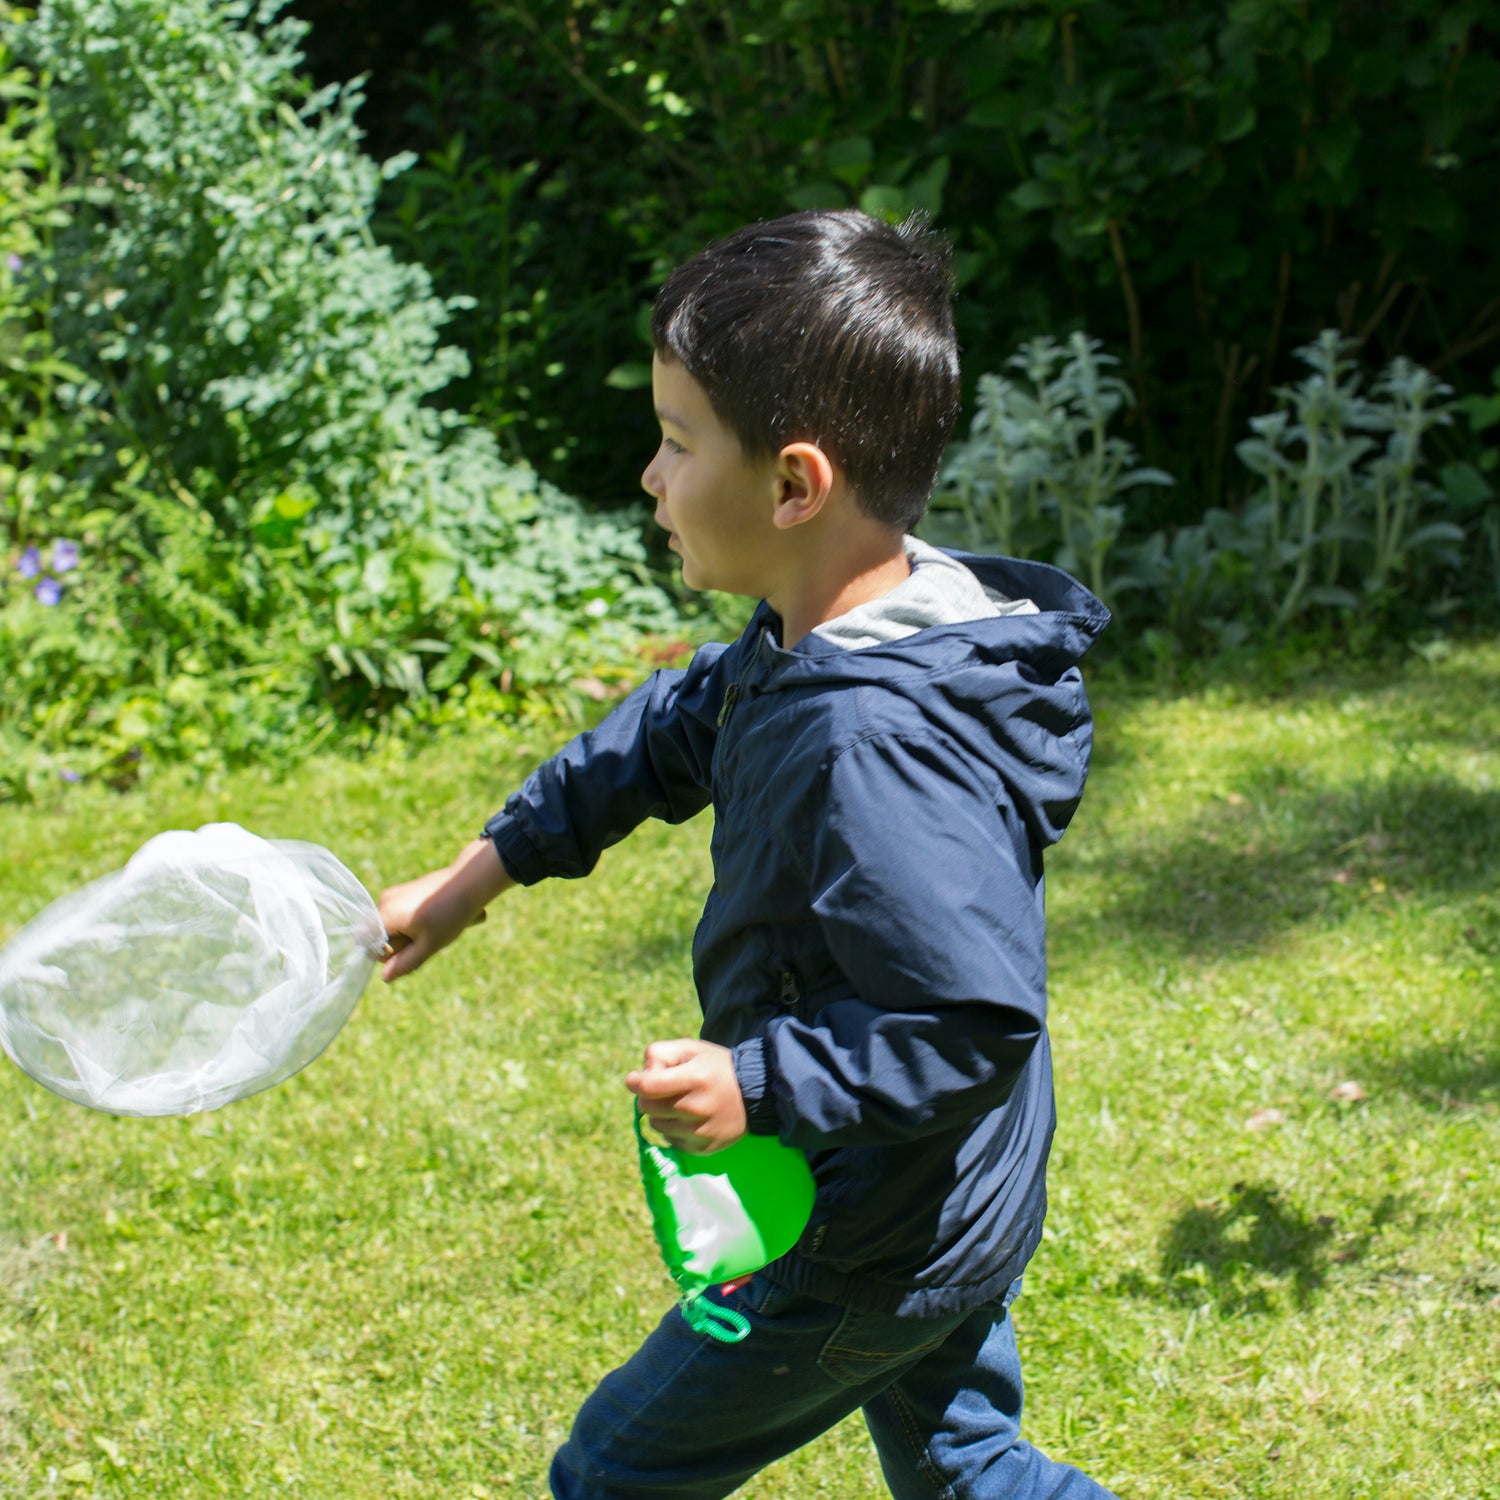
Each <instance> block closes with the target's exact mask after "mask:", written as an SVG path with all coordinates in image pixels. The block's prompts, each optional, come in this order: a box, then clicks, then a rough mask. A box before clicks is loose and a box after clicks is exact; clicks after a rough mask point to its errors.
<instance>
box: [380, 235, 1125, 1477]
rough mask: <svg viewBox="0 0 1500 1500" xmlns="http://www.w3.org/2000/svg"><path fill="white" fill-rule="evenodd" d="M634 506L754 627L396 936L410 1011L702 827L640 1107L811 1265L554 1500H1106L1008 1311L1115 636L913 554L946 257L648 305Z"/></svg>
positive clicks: (663, 1392)
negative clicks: (1103, 664)
mask: <svg viewBox="0 0 1500 1500" xmlns="http://www.w3.org/2000/svg"><path fill="white" fill-rule="evenodd" d="M652 338H653V343H654V346H655V358H654V361H653V377H652V390H653V395H654V397H655V403H656V412H657V418H658V420H659V422H660V424H661V432H662V440H661V446H660V448H659V449H658V451H657V453H656V456H655V457H654V458H653V459H652V460H651V462H650V464H649V465H648V466H647V468H646V471H645V473H644V475H643V476H642V483H643V485H644V486H645V489H646V491H647V493H649V494H650V495H651V496H652V497H653V498H654V499H655V501H656V521H657V524H658V525H660V526H662V527H663V528H664V529H665V530H666V531H667V532H668V533H669V541H668V545H669V547H670V548H671V549H672V550H673V551H674V552H676V553H677V554H678V555H679V557H680V558H681V560H682V575H683V578H684V580H685V581H686V582H687V583H688V585H689V586H691V587H693V588H699V589H721V590H728V591H731V592H736V593H744V594H749V595H752V596H755V597H758V598H760V599H761V601H762V602H761V603H760V605H759V606H758V608H757V610H756V612H755V615H754V616H753V618H752V619H751V621H750V623H749V625H748V626H747V627H746V629H745V631H744V633H743V634H742V635H741V636H740V638H739V639H738V640H737V641H735V642H734V643H733V644H732V645H729V646H727V647H726V646H709V647H705V648H704V649H702V650H700V651H699V652H698V653H697V654H696V655H695V656H694V658H693V660H692V662H691V663H690V664H689V665H688V666H687V668H686V669H684V670H681V671H672V672H660V673H657V674H656V675H655V676H653V677H652V678H651V679H649V680H648V681H647V682H646V683H645V684H644V685H643V686H642V687H640V688H639V689H637V690H636V692H635V693H634V694H632V696H631V697H630V698H629V699H627V700H626V701H625V702H624V703H622V704H621V705H620V706H619V707H618V708H616V709H615V711H614V712H613V713H612V714H610V716H609V717H608V718H607V719H606V720H605V721H604V723H603V724H602V725H600V727H599V728H598V729H596V730H594V731H592V732H591V733H588V734H584V735H581V736H579V737H578V738H577V739H575V740H574V741H573V742H572V743H571V744H570V745H568V746H567V747H565V748H564V749H563V750H562V751H560V752H559V753H558V754H557V755H556V756H554V757H553V758H552V759H551V760H550V761H548V762H547V763H546V764H544V765H543V766H542V767H541V768H540V769H539V770H537V771H536V772H535V773H533V775H532V776H531V777H530V778H529V779H528V780H527V782H526V784H525V786H524V787H523V788H522V790H521V791H520V792H518V793H517V794H515V795H514V796H512V797H511V798H510V800H509V801H508V802H507V803H506V805H505V807H504V809H503V810H502V811H501V812H499V813H497V814H496V815H495V816H494V817H493V818H491V819H490V821H489V822H488V823H487V824H486V825H485V828H484V833H483V836H482V837H481V838H480V839H479V840H478V841H477V842H475V843H474V844H471V845H470V846H469V847H468V848H467V849H466V850H465V851H464V852H463V854H461V855H460V857H459V858H458V860H456V861H455V863H454V864H453V865H452V866H450V867H449V868H447V869H444V870H438V871H433V872H432V873H431V874H429V875H426V876H423V877H421V878H420V879H418V880H415V881H412V882H410V883H409V884H406V885H401V886H397V887H394V888H393V889H391V890H389V891H387V892H386V893H385V894H384V895H383V896H382V898H381V912H382V915H383V917H384V919H385V923H386V927H387V929H388V930H389V931H390V933H391V934H392V946H393V948H394V949H395V950H396V951H395V952H394V956H392V957H391V958H390V959H389V960H388V962H387V964H386V968H385V977H386V978H387V980H393V979H396V978H398V977H399V976H401V975H402V974H405V973H408V972H410V971H411V970H412V969H414V968H416V967H417V966H418V965H419V964H420V963H422V962H424V961H425V960H426V959H427V958H428V957H430V956H431V955H432V954H433V953H434V952H436V951H437V950H438V949H439V948H441V947H442V946H444V944H446V943H448V942H450V941H452V939H453V938H454V937H456V936H457V935H458V934H459V933H460V932H462V931H463V929H464V928H465V927H466V926H468V925H470V924H471V923H472V922H474V921H477V920H479V918H480V916H481V915H482V913H483V910H484V907H485V904H486V903H487V902H488V901H490V900H491V899H493V898H494V897H495V896H497V895H498V894H499V893H500V892H501V891H502V890H504V889H505V888H507V887H508V886H509V885H511V884H513V883H516V882H519V883H521V884H525V885H530V884H532V883H533V882H535V881H537V880H540V879H541V878H542V877H543V876H546V875H559V876H579V875H584V874H587V873H588V872H589V870H590V869H592V868H593V865H594V862H595V860H596V859H597V857H598V855H599V853H600V851H601V850H602V849H603V848H604V847H606V846H607V845H609V844H611V843H613V842H615V841H616V840H618V839H620V838H622V837H623V836H624V835H625V834H626V833H628V832H629V831H630V830H631V829H632V828H633V827H635V826H636V825H637V824H638V823H640V822H641V821H642V820H643V819H644V818H647V817H659V818H665V819H667V820H669V821H672V822H677V821H680V820H682V819H684V818H688V817H691V816H692V815H693V814H694V813H697V812H699V811H701V810H702V809H703V808H704V807H705V806H707V805H708V803H709V802H710V800H711V801H712V802H713V805H714V810H715V827H714V832H713V842H712V851H713V862H714V886H713V889H712V890H711V891H710V893H709V896H708V902H707V905H706V906H705V908H704V912H703V917H702V920H701V922H700V924H699V927H698V931H697V934H696V936H695V939H694V945H693V967H694V979H695V983H696V987H697V991H698V996H699V1000H700V1002H701V1004H702V1006H703V1013H704V1020H703V1028H702V1033H701V1035H700V1036H699V1037H694V1038H678V1039H674V1040H665V1041H660V1042H655V1043H653V1044H652V1045H651V1046H649V1047H647V1049H646V1052H645V1057H644V1059H643V1062H642V1066H641V1067H640V1068H638V1069H636V1070H635V1071H633V1072H631V1073H630V1074H629V1076H628V1077H627V1078H626V1080H625V1082H626V1086H627V1087H628V1088H629V1089H630V1090H631V1091H632V1092H634V1093H635V1095H636V1096H637V1098H638V1099H639V1101H640V1104H641V1107H642V1109H643V1111H644V1112H645V1113H646V1114H647V1116H648V1117H649V1119H650V1121H651V1124H652V1125H653V1126H654V1127H655V1128H656V1129H657V1130H658V1131H659V1132H660V1133H661V1134H662V1135H663V1136H665V1137H666V1138H667V1139H668V1140H669V1141H671V1142H672V1144H674V1145H675V1146H677V1147H679V1148H680V1149H683V1150H688V1151H715V1150H719V1149H721V1148H723V1147H725V1146H728V1145H730V1144H732V1143H733V1142H734V1141H736V1140H738V1139H739V1138H740V1137H741V1136H743V1135H744V1134H745V1133H746V1132H747V1131H749V1132H753V1133H757V1134H774V1135H777V1136H779V1137H780V1138H781V1139H782V1140H783V1141H784V1142H786V1143H787V1144H788V1145H793V1146H798V1147H800V1148H802V1149H803V1150H804V1151H805V1152H806V1153H807V1155H808V1159H809V1162H810V1164H811V1166H812V1169H813V1173H814V1176H815V1178H816V1180H817V1201H816V1205H815V1207H814V1210H813V1215H812V1219H811V1221H810V1223H809V1224H808V1227H807V1230H806V1232H805V1233H804V1235H803V1236H802V1239H801V1240H800V1241H799V1243H798V1244H797V1245H796V1246H795V1247H794V1248H793V1250H792V1251H791V1252H789V1253H788V1254H787V1255H785V1256H783V1257H782V1258H781V1259H780V1260H778V1261H776V1262H774V1263H773V1264H772V1265H770V1266H768V1267H766V1268H765V1269H764V1270H763V1271H760V1272H757V1273H756V1275H755V1276H754V1277H753V1278H751V1279H750V1280H749V1282H748V1283H747V1284H744V1285H742V1286H738V1287H736V1288H726V1289H723V1290H722V1291H720V1292H718V1293H717V1294H715V1293H710V1294H709V1295H717V1296H718V1297H719V1298H720V1299H721V1300H723V1301H725V1302H727V1303H728V1304H730V1305H733V1306H736V1307H738V1308H739V1310H740V1311H741V1312H742V1313H743V1314H744V1315H745V1316H746V1317H748V1318H749V1320H750V1322H751V1325H752V1331H751V1335H750V1337H749V1338H747V1339H746V1340H745V1341H744V1343H742V1344H737V1345H733V1346H728V1347H726V1346H725V1345H722V1344H718V1343H715V1342H714V1341H712V1340H710V1339H707V1338H704V1337H702V1336H700V1335H698V1334H695V1333H694V1332H692V1331H691V1330H690V1329H689V1328H688V1326H687V1324H686V1323H685V1322H684V1321H683V1319H682V1318H681V1317H680V1316H679V1315H678V1314H677V1313H676V1312H675V1311H674V1312H672V1313H671V1314H669V1315H668V1316H667V1317H666V1318H665V1319H664V1320H663V1322H662V1323H661V1325H660V1326H659V1327H658V1328H657V1329H656V1330H655V1331H654V1332H653V1333H652V1334H651V1335H650V1336H649V1337H648V1338H647V1339H646V1341H645V1343H644V1344H643V1346H642V1347H641V1349H640V1351H639V1352H638V1353H637V1354H636V1356H635V1357H634V1358H633V1359H632V1360H631V1361H630V1362H629V1363H627V1364H626V1365H625V1366H624V1367H623V1368H622V1369H620V1370H616V1371H614V1372H613V1373H611V1374H610V1375H608V1376H606V1377H605V1379H604V1381H603V1382H602V1384H601V1385H600V1386H599V1388H598V1390H597V1391H596V1392H595V1393H594V1395H593V1396H591V1397H590V1398H589V1400H588V1401H587V1402H586V1403H585V1404H584V1407H583V1410H582V1411H581V1412H580V1413H579V1416H578V1419H577V1421H576V1423H575V1424H574V1427H573V1430H572V1433H571V1435H570V1437H569V1439H568V1441H567V1443H566V1444H565V1445H564V1446H563V1447H562V1449H561V1450H560V1451H559V1452H558V1454H557V1456H556V1458H555V1460H554V1462H553V1465H552V1473H551V1481H552V1489H553V1493H554V1495H556V1496H557V1497H558V1500H579V1497H588V1500H625V1497H643V1496H647V1495H649V1496H652V1497H655V1500H668V1497H670V1500H709V1497H717V1496H723V1495H727V1494H729V1492H730V1491H732V1490H733V1489H735V1488H736V1487H737V1486H738V1485H740V1484H742V1483H743V1482H744V1481H745V1480H747V1479H748V1478H749V1477H750V1476H751V1475H752V1474H754V1473H755V1472H756V1471H757V1470H759V1469H761V1468H763V1467H764V1466H765V1465H766V1464H768V1463H770V1462H771V1461H772V1460H773V1459H775V1458H778V1457H780V1456H781V1455H782V1454H785V1453H787V1452H790V1451H791V1450H792V1449H794V1448H796V1447H798V1446H800V1445H802V1444H803V1443H806V1442H808V1441H809V1440H810V1439H812V1438H813V1437H814V1436H816V1435H817V1434H818V1433H820V1432H822V1431H824V1430H826V1429H827V1428H829V1427H831V1426H832V1425H833V1424H834V1423H836V1422H838V1421H839V1420H840V1419H842V1418H843V1417H845V1416H846V1415H848V1414H849V1413H850V1412H852V1411H853V1410H854V1409H855V1408H856V1407H859V1408H862V1409H863V1411H864V1415H865V1418H866V1421H867V1423H868V1425H869V1428H870V1431H871V1433H872V1435H873V1437H874V1440H875V1443H876V1445H877V1448H878V1450H879V1454H880V1460H881V1465H882V1468H883V1470H884V1473H885V1475H886V1479H887V1482H888V1483H889V1485H890V1488H891V1491H892V1493H893V1494H894V1495H895V1496H897V1497H898V1500H908V1497H911V1500H915V1497H917V1496H923V1497H932V1496H964V1497H985V1500H989V1497H1000V1496H1005V1497H1040V1496H1049V1497H1059V1500H1082V1497H1089V1496H1093V1497H1097V1496H1103V1495H1105V1494H1107V1492H1106V1491H1104V1490H1103V1489H1101V1488H1100V1487H1099V1486H1098V1485H1096V1484H1095V1483H1093V1482H1092V1481H1091V1480H1089V1479H1087V1478H1085V1477H1084V1476H1083V1475H1082V1474H1081V1473H1080V1472H1079V1471H1078V1470H1076V1469H1072V1468H1069V1467H1067V1466H1065V1465H1062V1464H1057V1463H1053V1462H1051V1461H1050V1460H1048V1459H1046V1458H1044V1457H1043V1456H1042V1455H1041V1454H1039V1453H1038V1452H1037V1451H1036V1450H1035V1449H1033V1448H1031V1447H1030V1446H1029V1445H1028V1444H1026V1443H1025V1442H1023V1441H1022V1440H1021V1438H1020V1435H1019V1425H1020V1415H1021V1380H1020V1367H1019V1363H1018V1361H1017V1356H1016V1351H1015V1342H1014V1338H1013V1336H1012V1333H1011V1324H1010V1319H1009V1317H1008V1316H1007V1308H1008V1306H1009V1303H1010V1301H1011V1299H1012V1298H1013V1297H1014V1295H1015V1294H1016V1292H1017V1291H1018V1290H1019V1286H1020V1282H1019V1278H1020V1275H1021V1271H1022V1269H1023V1268H1024V1266H1025V1264H1026V1262H1027V1260H1028V1258H1029V1257H1030V1256H1031V1254H1032V1252H1033V1251H1034V1250H1035V1248H1036V1246H1037V1243H1038V1241H1039V1239H1040V1237H1041V1227H1042V1216H1043V1212H1044V1209H1045V1181H1044V1178H1045V1168H1046V1158H1047V1152H1048V1147H1049V1145H1050V1141H1051V1136H1052V1129H1053V1120H1054V1116H1053V1107H1052V1080H1051V1066H1050V1054H1049V1048H1048V1042H1047V1033H1046V1026H1045V1014H1046V994H1045V983H1046V980H1045V948H1044V939H1043V915H1042V850H1043V848H1044V847H1045V846H1046V845H1048V844H1050V843H1052V842H1054V841H1055V840H1056V839H1057V838H1058V837H1060V836H1061V833H1062V830H1063V828H1064V827H1065V826H1066V824H1067V822H1068V820H1069V818H1070V817H1071V816H1072V813H1073V811H1074V809H1075V808H1076V806H1077V804H1078V799H1079V796H1080V794H1081V792H1082V788H1083V781H1084V776H1085V773H1086V771H1087V766H1088V757H1089V749H1090V744H1091V737H1092V731H1091V721H1090V717H1089V711H1088V705H1087V702H1086V699H1085V696H1084V693H1083V689H1082V684H1081V681H1080V678H1079V673H1078V669H1077V661H1078V658H1079V657H1080V656H1081V655H1082V654H1083V653H1084V652H1085V651H1086V650H1087V649H1088V647H1089V646H1090V644H1091V643H1092V642H1093V640H1094V639H1095V638H1096V637H1097V635H1098V634H1099V632H1100V631H1101V630H1102V629H1103V628H1104V625H1105V623H1106V621H1107V619H1108V615H1107V613H1106V611H1105V610H1104V608H1103V607H1102V606H1101V605H1100V604H1099V602H1098V601H1097V600H1096V599H1094V597H1093V596H1092V595H1091V594H1089V593H1088V592H1087V591H1086V590H1085V589H1083V588H1082V587H1080V586H1079V585H1078V584H1076V583H1075V582H1074V581H1073V580H1072V579H1070V578H1068V577H1067V576H1066V575H1065V574H1063V573H1060V572H1059V571H1057V570H1056V569H1054V568H1050V567H1047V566H1045V565H1042V564H1035V563H1025V562H1017V561H1014V560H1008V559H1000V558H985V559H979V558H970V559H963V560H960V559H958V558H956V557H953V556H950V555H948V554H945V553H942V552H939V551H937V550H936V549H935V548H931V547H928V546H926V545H924V544H923V543H920V542H918V541H916V540H915V539H913V538H911V537H910V536H908V535H907V533H908V532H909V531H910V530H911V528H912V527H913V526H914V525H915V524H916V522H917V521H918V519H919V518H920V517H921V515H922V513H923V511H924V509H925V507H926V503H927V499H928V497H929V495H930V493H931V490H932V487H933V484H934V481H935V477H936V474H937V470H938V465H939V462H940V460H941V457H942V454H943V450H944V447H945V446H946V443H947V441H948V437H949V433H950V431H951V429H952V426H953V422H954V419H955V416H956V412H957V406H958V357H957V344H956V340H955V338H954V333H953V324H952V315H951V309H950V303H949V284H948V270H947V256H946V248H945V247H944V246H942V245H941V244H940V243H939V242H937V241H935V240H934V239H933V238H932V237H931V236H929V235H928V234H927V233H926V232H925V231H924V230H923V229H922V227H921V226H920V225H918V224H913V223H908V224H907V225H903V226H901V227H899V228H896V227H892V226H889V225H886V224H884V223H880V222H878V221H876V220H873V219H870V218H867V217H866V216H864V215H862V214H858V213H854V212H811V213H803V214H794V215H791V216H789V217H787V218H784V219H779V220H776V221H774V222H772V223H767V224H757V225H751V226H749V227H747V228H745V229H743V230H740V231H739V232H738V233H736V234H734V235H731V236H730V237H729V238H727V239H726V240H724V241H722V242H720V243H718V244H716V245H712V246H710V247H709V248H708V249H707V250H705V251H703V252H701V253H700V254H699V255H697V256H694V257H693V258H692V259H691V260H689V261H687V262H686V263H685V264H683V265H682V266H680V267H679V268H678V269H677V271H676V272H674V273H673V275H672V276H671V278H670V279H669V280H668V281H667V283H666V284H665V286H663V288H662V290H661V292H660V294H659V295H658V297H657V300H656V305H655V308H654V313H653V320H652Z"/></svg>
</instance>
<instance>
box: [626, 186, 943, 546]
mask: <svg viewBox="0 0 1500 1500" xmlns="http://www.w3.org/2000/svg"><path fill="white" fill-rule="evenodd" d="M948 259H949V251H948V244H947V241H946V240H944V239H942V238H941V237H940V236H938V235H936V234H933V233H932V232H931V231H930V230H929V229H928V228H927V223H926V220H925V219H924V218H922V217H920V216H915V215H914V216H913V217H912V218H910V219H908V220H907V221H906V222H905V223H904V224H900V225H893V224H887V223H885V222H883V221H882V220H879V219H873V218H871V217H870V216H869V215H868V214H863V213H859V212H857V211H855V210H853V209H843V210H832V209H814V210H811V211H809V212H807V213H797V214H789V215H788V216H787V217H785V218H782V219H774V220H772V221H770V222H769V223H764V224H750V225H747V226H746V227H745V228H743V229H740V230H737V231H736V232H735V233H734V234H731V235H729V236H728V238H726V239H722V240H719V241H717V242H716V243H715V244H712V245H710V246H709V247H708V248H707V249H706V250H702V251H700V252H699V253H698V254H697V255H695V256H693V257H692V258H691V259H690V260H687V261H684V262H683V263H682V265H680V266H679V267H678V268H677V269H676V270H675V271H674V272H673V273H672V274H671V276H670V277H668V278H667V281H666V284H665V285H664V286H663V287H662V289H661V291H660V292H659V293H657V297H656V304H655V306H654V307H653V309H652V314H651V341H652V343H653V344H654V345H655V347H656V352H657V354H658V356H659V357H661V358H662V359H667V360H675V361H677V362H678V363H680V364H681V365H682V366H683V368H684V369H686V370H687V372H688V374H689V375H691V376H692V377H693V379H694V380H696V381H697V382H698V384H699V385H701V386H702V387H703V389H704V392H705V393H706V394H707V396H708V399H709V403H710V404H711V405H712V407H713V409H714V412H715V414H716V415H717V416H718V417H719V419H720V421H722V422H723V423H724V424H725V425H726V426H728V427H729V428H730V429H731V430H732V431H733V432H734V433H735V435H736V436H737V437H738V438H739V441H740V446H741V448H743V449H744V450H745V452H746V453H747V454H748V455H751V456H761V455H765V454H771V453H776V452H778V451H780V449H781V448H783V447H784V446H785V445H786V444H787V443H793V442H799V441H809V442H816V443H817V444H818V445H819V446H820V447H822V448H823V449H825V451H827V453H828V454H829V456H830V457H831V458H833V459H834V460H835V461H836V462H837V463H838V464H839V466H840V467H841V468H842V469H843V471H844V475H845V477H846V478H847V480H848V482H849V485H850V487H851V489H852V490H853V492H854V495H855V497H856V498H857V500H858V502H859V504H860V507H861V509H862V510H864V511H865V513H866V514H868V515H871V516H873V517H875V518H876V519H877V520H880V521H884V522H886V523H887V524H889V525H890V526H893V527H899V528H900V529H902V530H903V531H905V530H910V529H911V527H913V526H914V525H916V523H917V521H919V520H920V519H921V516H922V513H923V511H925V510H926V508H927V501H928V499H929V497H930V496H931V494H932V487H933V485H934V483H935V482H936V480H937V472H938V465H939V464H940V463H941V461H942V457H943V450H944V448H946V446H947V443H948V438H949V435H950V434H951V432H952V430H953V423H954V421H955V419H956V418H957V415H958V399H959V395H958V340H957V338H956V336H955V335H954V332H953V310H952V304H951V295H952V294H951V283H950V280H949V273H948Z"/></svg>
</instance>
